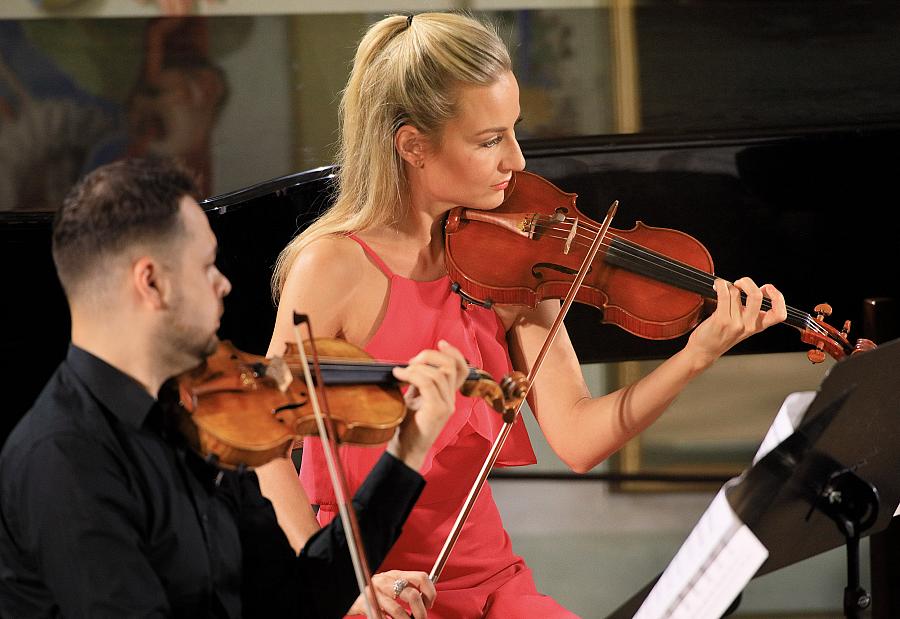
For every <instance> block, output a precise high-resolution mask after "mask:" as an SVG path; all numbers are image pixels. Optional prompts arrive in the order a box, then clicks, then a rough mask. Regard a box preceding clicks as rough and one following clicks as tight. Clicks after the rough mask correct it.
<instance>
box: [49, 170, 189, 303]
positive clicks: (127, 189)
mask: <svg viewBox="0 0 900 619" xmlns="http://www.w3.org/2000/svg"><path fill="white" fill-rule="evenodd" d="M186 195H187V196H191V197H193V198H194V199H199V196H198V192H197V185H196V183H195V181H194V179H193V176H192V175H191V173H190V172H188V171H186V170H185V169H183V168H182V167H180V166H179V165H178V164H176V163H174V162H173V161H170V160H167V159H161V158H145V159H125V160H122V161H117V162H115V163H110V164H107V165H105V166H102V167H100V168H97V169H96V170H94V171H93V172H91V173H90V174H88V175H87V176H85V177H84V178H83V179H82V180H81V181H79V182H78V184H76V185H75V187H73V188H72V190H71V191H70V192H69V194H68V195H67V196H66V199H65V201H64V202H63V205H62V208H61V209H60V210H59V211H57V213H56V218H55V219H54V222H53V262H54V263H55V264H56V272H57V274H58V275H59V279H60V282H62V285H63V288H64V289H65V291H66V294H67V295H69V296H71V295H72V293H73V291H74V290H76V289H77V287H78V286H79V285H80V284H82V283H84V281H85V280H86V279H88V278H90V276H92V275H93V274H94V273H95V272H96V270H97V267H99V266H100V263H101V262H102V261H104V259H106V258H110V257H114V256H116V255H118V254H120V253H121V252H122V251H124V250H125V249H126V248H128V247H130V246H132V245H134V244H136V243H144V242H150V243H153V242H159V241H164V240H168V239H171V238H173V237H175V236H177V235H179V234H181V232H182V231H183V224H182V221H181V218H180V217H179V204H180V202H181V198H182V197H184V196H186Z"/></svg>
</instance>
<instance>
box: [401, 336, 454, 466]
mask: <svg viewBox="0 0 900 619" xmlns="http://www.w3.org/2000/svg"><path fill="white" fill-rule="evenodd" d="M468 374H469V366H468V364H467V363H466V360H465V358H463V356H462V354H461V353H460V352H459V351H458V350H457V349H456V348H454V347H453V346H451V345H450V344H448V343H447V342H445V341H443V340H441V341H440V342H438V350H423V351H422V352H420V353H419V354H418V355H416V356H415V357H413V358H412V359H410V360H409V365H408V366H407V367H405V368H400V367H397V368H394V376H395V377H396V378H398V379H399V380H402V381H404V382H407V383H409V385H410V387H409V389H408V390H407V391H406V395H405V399H406V406H407V408H408V412H407V415H406V419H404V420H403V423H402V424H401V425H400V428H399V429H398V431H397V434H395V435H394V438H392V439H391V442H390V443H388V448H387V450H388V452H390V453H391V454H392V455H394V456H395V457H396V458H398V459H400V460H402V461H403V462H404V463H405V464H406V465H407V466H409V467H410V468H412V469H415V470H419V469H420V468H421V467H422V463H423V462H424V461H425V454H426V453H428V450H429V449H430V448H431V445H432V443H434V441H435V439H436V438H437V437H438V434H440V432H441V430H442V429H443V427H444V424H446V423H447V420H448V419H449V418H450V415H452V414H453V410H454V408H455V404H456V391H457V390H458V389H459V387H460V386H461V385H462V384H463V381H464V380H465V379H466V376H468Z"/></svg>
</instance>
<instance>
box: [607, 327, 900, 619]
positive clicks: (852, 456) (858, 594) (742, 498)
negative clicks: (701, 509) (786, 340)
mask: <svg viewBox="0 0 900 619" xmlns="http://www.w3.org/2000/svg"><path fill="white" fill-rule="evenodd" d="M898 369H900V340H894V341H892V342H888V343H886V344H883V345H882V346H880V347H878V348H877V349H875V350H873V351H870V352H866V353H863V354H859V355H855V356H853V357H851V358H848V359H844V360H842V361H840V362H839V363H837V364H835V366H834V367H833V368H832V369H831V371H830V372H829V373H828V375H827V376H826V377H825V380H824V381H823V382H822V384H821V386H820V387H819V390H818V392H817V393H816V396H815V399H814V400H813V401H812V402H811V403H810V405H809V407H808V408H807V410H806V413H805V414H804V416H803V419H802V421H801V423H800V425H799V427H798V428H797V429H796V431H795V432H794V433H793V434H791V435H790V436H789V437H788V438H787V439H785V440H784V441H783V442H782V443H781V444H779V445H778V446H777V447H775V448H774V449H773V450H772V451H770V452H769V453H768V454H767V455H766V456H764V457H763V458H762V459H760V460H759V461H758V462H757V463H756V464H755V465H754V466H753V467H751V468H750V469H748V470H747V471H745V472H744V473H743V474H742V475H741V476H740V477H739V478H738V479H737V480H732V482H729V484H727V487H726V488H725V494H726V497H727V500H728V503H729V505H730V506H731V507H732V509H733V510H734V513H735V515H736V516H737V517H738V518H739V519H740V520H741V521H742V522H743V523H744V524H746V525H747V526H748V527H749V529H750V530H751V531H752V532H753V534H754V535H755V536H756V537H757V538H758V540H759V541H760V542H761V543H762V544H763V545H764V546H765V548H766V549H767V550H768V553H769V554H768V558H767V559H766V560H765V562H764V563H763V564H762V566H761V567H760V568H759V570H758V571H757V572H756V574H755V576H762V575H763V574H767V573H769V572H772V571H774V570H777V569H780V568H782V567H786V566H788V565H792V564H794V563H797V562H799V561H802V560H805V559H808V558H810V557H813V556H815V555H818V554H820V553H822V552H825V551H827V550H831V549H833V548H836V547H838V546H841V545H846V546H847V553H848V554H847V569H848V583H847V587H846V589H845V592H844V612H845V615H846V616H847V617H857V616H859V612H860V610H861V609H862V608H865V607H866V606H868V601H869V597H868V594H867V593H866V592H865V591H864V590H862V589H861V588H860V587H859V571H858V568H859V557H858V544H859V538H860V537H863V536H864V535H869V534H872V533H877V532H878V531H881V530H882V529H884V528H886V527H887V526H888V525H889V524H890V521H891V518H892V517H893V515H894V511H895V509H896V507H897V505H898V504H900V475H898V472H900V373H898ZM653 584H654V583H650V584H649V585H648V586H647V587H645V588H644V589H643V590H641V591H640V592H639V593H638V594H636V595H635V596H633V597H632V598H631V599H630V600H629V601H628V602H626V604H624V605H623V606H622V607H620V608H619V609H618V610H616V611H615V612H614V613H613V614H612V615H610V616H609V619H623V618H625V617H632V616H633V615H634V614H635V612H636V611H637V610H638V609H639V608H640V606H641V603H642V602H643V600H644V598H645V597H646V596H647V594H648V593H649V592H650V590H651V589H652V587H653ZM745 584H746V582H744V583H741V589H742V588H743V585H745Z"/></svg>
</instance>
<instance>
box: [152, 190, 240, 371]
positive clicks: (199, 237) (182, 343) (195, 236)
mask: <svg viewBox="0 0 900 619" xmlns="http://www.w3.org/2000/svg"><path fill="white" fill-rule="evenodd" d="M180 216H181V218H182V222H183V223H184V228H185V233H184V237H183V239H182V240H181V241H180V242H179V243H178V246H177V247H176V248H175V249H174V250H173V252H172V253H173V255H172V256H171V263H170V264H171V267H172V271H173V272H172V276H173V277H172V297H171V299H170V302H169V316H168V319H169V320H168V323H167V324H164V325H163V327H162V332H163V334H164V335H163V337H165V338H166V340H167V341H168V344H169V347H168V348H169V350H170V351H171V352H172V353H173V354H174V355H175V356H176V357H177V358H180V359H183V360H184V362H185V364H187V366H188V367H193V366H194V365H197V364H198V363H200V361H202V360H203V359H205V358H206V357H208V356H209V355H211V354H212V353H213V352H215V350H216V347H217V346H218V343H219V339H218V337H217V336H216V331H218V329H219V319H220V318H221V316H222V311H223V304H222V299H223V298H224V297H225V295H227V294H228V293H229V292H230V291H231V283H230V282H229V281H228V278H226V277H225V276H224V275H222V273H221V272H220V271H219V269H218V268H216V250H217V248H218V245H217V243H216V237H215V235H214V234H213V232H212V229H210V227H209V222H208V221H207V219H206V215H205V214H204V213H203V211H202V210H201V209H200V206H199V205H198V204H197V202H196V201H195V200H194V199H193V198H190V197H188V196H184V197H183V198H182V199H181V214H180ZM179 253H180V255H179Z"/></svg>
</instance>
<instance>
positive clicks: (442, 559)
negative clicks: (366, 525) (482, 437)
mask: <svg viewBox="0 0 900 619" xmlns="http://www.w3.org/2000/svg"><path fill="white" fill-rule="evenodd" d="M618 206H619V201H618V200H616V201H615V202H613V203H612V204H611V205H610V207H609V210H608V211H607V213H606V217H605V218H604V219H603V223H602V224H601V226H600V230H598V231H597V235H596V236H595V237H594V240H593V242H592V243H591V247H590V249H588V252H587V255H585V257H584V260H583V261H582V263H581V266H580V267H579V268H578V273H577V274H576V276H575V279H574V281H572V285H571V286H570V287H569V291H568V292H567V293H566V298H565V300H564V301H563V304H562V306H561V307H560V309H559V313H558V314H557V315H556V319H555V320H554V321H553V326H551V327H550V331H549V332H548V333H547V337H546V338H545V339H544V343H543V345H542V346H541V350H540V352H538V355H537V357H536V358H535V360H534V364H533V365H532V366H531V371H529V372H528V381H527V383H526V385H525V393H524V395H523V396H522V399H521V400H519V402H518V404H517V405H516V407H515V411H514V412H513V414H512V416H511V417H510V419H509V421H504V422H503V428H502V429H501V430H500V433H499V434H498V435H497V438H496V439H494V443H493V445H491V450H490V451H489V452H488V455H487V457H486V458H485V460H484V464H482V466H481V470H480V471H479V472H478V477H476V478H475V483H473V484H472V488H471V489H470V490H469V494H468V495H467V496H466V500H465V501H464V502H463V506H462V509H460V511H459V515H458V516H457V517H456V521H455V522H454V523H453V527H452V528H451V529H450V533H449V534H448V535H447V539H446V541H445V542H444V546H443V547H442V548H441V551H440V552H439V553H438V556H437V559H436V560H435V562H434V566H432V568H431V572H430V573H429V574H428V578H429V579H431V582H432V583H435V584H436V583H437V581H438V579H439V578H440V577H441V572H442V571H443V570H444V566H445V565H446V563H447V559H448V558H449V556H450V552H451V551H452V550H453V547H454V546H455V545H456V541H457V540H458V539H459V534H460V532H461V531H462V527H463V525H464V524H465V522H466V519H467V518H468V517H469V513H470V512H471V511H472V508H473V507H474V506H475V500H476V499H477V498H478V495H479V494H480V493H481V489H482V487H484V484H485V482H486V481H487V477H488V474H489V473H490V472H491V469H492V468H494V464H495V463H496V462H497V458H498V457H499V455H500V450H501V449H503V445H504V444H505V443H506V439H507V438H508V437H509V433H510V432H511V431H512V427H513V423H515V421H516V419H517V418H518V416H519V411H520V410H521V409H522V404H523V402H524V401H525V398H526V397H527V395H528V392H530V391H531V386H532V385H533V384H534V379H535V378H536V377H537V374H538V372H539V371H540V369H541V365H542V364H543V362H544V358H545V357H546V356H547V352H548V351H549V350H550V346H551V345H552V344H553V342H554V340H556V335H557V334H558V333H559V329H560V327H562V324H563V319H564V318H565V317H566V314H567V313H568V311H569V308H570V307H572V303H573V302H574V301H575V295H576V293H577V292H578V289H579V288H580V287H581V284H582V282H584V278H585V277H586V276H587V273H588V270H589V269H590V265H591V264H593V262H594V257H595V256H596V255H597V252H598V251H599V250H600V246H601V244H602V243H601V241H602V240H603V237H605V236H606V231H607V230H608V229H609V226H610V224H611V223H612V220H613V217H614V216H615V214H616V209H618ZM504 419H506V417H504Z"/></svg>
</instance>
